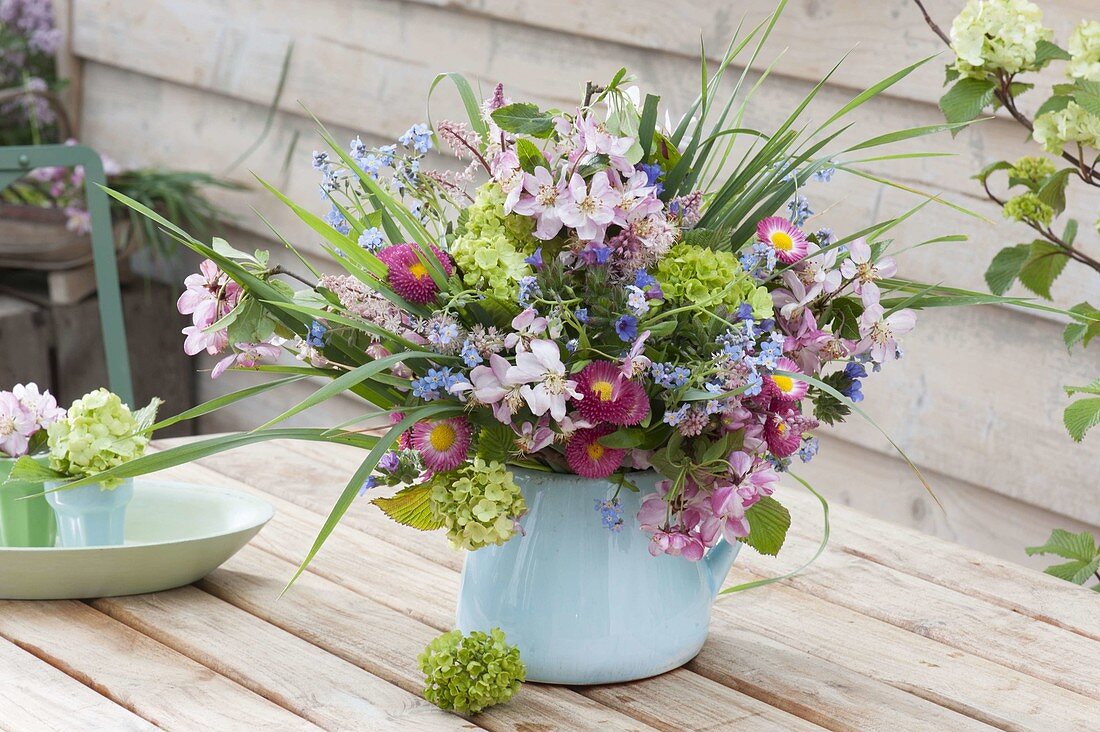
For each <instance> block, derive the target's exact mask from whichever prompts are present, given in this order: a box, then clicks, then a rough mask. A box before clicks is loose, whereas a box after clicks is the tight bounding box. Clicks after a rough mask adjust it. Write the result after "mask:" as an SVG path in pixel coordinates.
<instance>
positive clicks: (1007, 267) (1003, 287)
mask: <svg viewBox="0 0 1100 732" xmlns="http://www.w3.org/2000/svg"><path fill="white" fill-rule="evenodd" d="M1030 255H1031V245H1029V244H1017V245H1016V246H1012V247H1005V248H1004V249H1002V250H1001V251H999V252H997V255H996V256H995V257H993V261H992V262H990V263H989V268H988V269H987V270H986V271H985V283H986V284H987V285H989V291H990V292H992V293H993V294H994V295H1003V294H1005V293H1006V292H1008V288H1010V287H1012V283H1013V282H1015V281H1016V278H1017V277H1019V276H1020V268H1021V267H1023V266H1024V262H1026V261H1027V258H1028V257H1029V256H1030Z"/></svg>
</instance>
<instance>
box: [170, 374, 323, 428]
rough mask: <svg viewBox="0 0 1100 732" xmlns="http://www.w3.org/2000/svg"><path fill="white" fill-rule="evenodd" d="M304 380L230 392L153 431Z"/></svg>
mask: <svg viewBox="0 0 1100 732" xmlns="http://www.w3.org/2000/svg"><path fill="white" fill-rule="evenodd" d="M304 378H305V376H288V377H286V378H284V379H274V380H271V381H265V382H263V383H262V384H255V385H253V386H249V387H245V388H244V389H239V390H237V391H234V392H230V393H229V394H223V395H221V396H219V397H216V398H214V399H211V400H210V401H208V402H203V403H202V404H200V405H198V406H196V407H192V408H191V409H188V410H186V411H183V412H180V413H179V414H177V415H175V416H173V417H168V418H167V419H164V420H161V421H160V422H157V423H156V424H154V425H153V427H152V430H159V429H164V428H165V427H171V426H172V425H174V424H176V423H178V422H184V421H187V420H189V419H195V418H196V417H202V416H204V415H207V414H210V413H211V412H215V411H217V410H219V409H221V408H222V407H228V406H229V405H231V404H236V403H237V402H239V401H241V400H242V399H248V398H249V397H253V396H255V395H257V394H262V393H264V392H265V391H270V390H272V389H277V388H279V387H280V386H285V385H287V384H290V383H292V382H295V381H301V380H302V379H304Z"/></svg>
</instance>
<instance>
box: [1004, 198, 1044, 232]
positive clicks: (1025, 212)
mask: <svg viewBox="0 0 1100 732" xmlns="http://www.w3.org/2000/svg"><path fill="white" fill-rule="evenodd" d="M1005 218H1006V219H1012V220H1013V221H1035V222H1037V223H1040V224H1044V225H1046V224H1049V223H1050V222H1051V221H1052V220H1054V209H1053V208H1051V207H1050V206H1048V205H1047V204H1045V203H1043V202H1042V201H1040V200H1039V197H1038V196H1036V195H1035V194H1034V193H1023V194H1021V195H1019V196H1015V197H1013V198H1010V199H1008V200H1007V201H1005Z"/></svg>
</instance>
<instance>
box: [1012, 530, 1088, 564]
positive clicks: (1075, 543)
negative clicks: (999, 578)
mask: <svg viewBox="0 0 1100 732" xmlns="http://www.w3.org/2000/svg"><path fill="white" fill-rule="evenodd" d="M1024 551H1025V552H1027V555H1028V556H1029V557H1033V556H1035V555H1036V554H1043V555H1045V554H1053V555H1055V556H1058V557H1062V558H1063V559H1078V560H1081V561H1083V562H1088V561H1091V560H1092V558H1093V557H1094V556H1096V553H1097V551H1100V550H1098V549H1097V546H1096V540H1095V539H1093V537H1092V534H1090V533H1089V532H1087V531H1082V532H1081V533H1080V534H1071V533H1070V532H1068V531H1066V530H1065V529H1055V530H1054V531H1052V532H1050V538H1049V539H1047V542H1046V543H1045V544H1042V545H1040V546H1029V547H1026V548H1025V549H1024Z"/></svg>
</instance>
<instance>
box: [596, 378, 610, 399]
mask: <svg viewBox="0 0 1100 732" xmlns="http://www.w3.org/2000/svg"><path fill="white" fill-rule="evenodd" d="M612 389H614V387H613V386H612V384H611V382H610V381H595V382H593V383H592V393H593V394H595V395H596V396H597V397H599V399H600V401H601V402H609V401H611V392H612Z"/></svg>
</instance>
